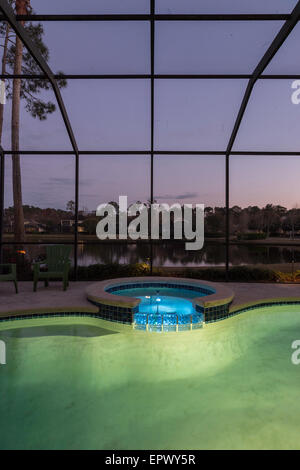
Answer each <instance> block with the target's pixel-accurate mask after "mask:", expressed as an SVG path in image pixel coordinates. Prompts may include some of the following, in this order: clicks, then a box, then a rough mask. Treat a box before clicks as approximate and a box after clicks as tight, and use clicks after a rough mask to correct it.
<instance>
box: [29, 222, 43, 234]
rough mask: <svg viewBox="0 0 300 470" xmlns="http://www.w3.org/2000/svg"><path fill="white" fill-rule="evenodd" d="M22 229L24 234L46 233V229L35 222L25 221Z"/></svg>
mask: <svg viewBox="0 0 300 470" xmlns="http://www.w3.org/2000/svg"><path fill="white" fill-rule="evenodd" d="M24 227H25V232H26V233H44V232H46V227H45V225H43V224H40V223H39V222H36V221H35V220H25V221H24Z"/></svg>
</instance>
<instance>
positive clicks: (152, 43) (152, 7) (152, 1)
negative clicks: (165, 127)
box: [148, 0, 155, 275]
mask: <svg viewBox="0 0 300 470" xmlns="http://www.w3.org/2000/svg"><path fill="white" fill-rule="evenodd" d="M150 14H151V20H150V29H151V32H150V35H151V40H150V47H151V51H150V56H151V172H150V178H151V182H150V185H151V189H150V202H151V204H153V202H154V181H153V179H154V153H153V152H154V92H155V81H154V74H155V16H154V15H155V0H150ZM151 223H152V216H151V212H150V227H149V234H148V236H150V274H151V275H152V274H153V242H152V238H151Z"/></svg>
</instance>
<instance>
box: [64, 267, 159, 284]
mask: <svg viewBox="0 0 300 470" xmlns="http://www.w3.org/2000/svg"><path fill="white" fill-rule="evenodd" d="M153 274H154V275H156V276H159V275H160V271H159V270H158V269H153ZM149 275H150V266H149V265H148V264H147V263H137V264H117V263H112V264H92V265H90V266H79V267H78V279H79V280H81V281H84V280H95V281H102V280H105V279H113V278H118V277H140V276H149ZM71 278H74V271H73V270H72V272H71Z"/></svg>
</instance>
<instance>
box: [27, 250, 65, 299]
mask: <svg viewBox="0 0 300 470" xmlns="http://www.w3.org/2000/svg"><path fill="white" fill-rule="evenodd" d="M71 249H72V247H71V246H66V245H54V246H47V247H46V259H45V260H44V261H41V262H39V263H35V264H34V265H33V290H34V292H36V288H37V283H38V281H39V280H40V281H44V282H45V287H48V285H49V280H50V279H62V281H63V288H64V290H67V287H68V285H69V270H70V265H71V263H70V259H69V257H70V254H71ZM41 265H46V267H47V270H46V271H44V270H41Z"/></svg>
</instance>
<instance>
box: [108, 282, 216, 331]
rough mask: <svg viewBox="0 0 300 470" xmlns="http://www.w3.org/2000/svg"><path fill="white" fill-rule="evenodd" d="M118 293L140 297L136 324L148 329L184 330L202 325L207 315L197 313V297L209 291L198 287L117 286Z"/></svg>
mask: <svg viewBox="0 0 300 470" xmlns="http://www.w3.org/2000/svg"><path fill="white" fill-rule="evenodd" d="M113 293H114V295H120V296H123V297H134V298H137V299H140V303H139V306H138V312H136V313H135V314H134V327H135V329H139V330H148V331H180V330H190V329H193V328H201V327H202V325H203V314H202V313H199V312H196V310H195V308H194V305H193V300H194V299H195V298H199V297H204V296H205V295H208V293H210V294H212V293H213V291H210V292H207V289H203V288H200V287H196V286H188V285H187V286H181V285H177V286H175V285H170V287H169V286H166V285H163V284H160V285H159V284H157V285H155V284H154V285H153V284H152V285H150V284H149V285H146V284H144V285H142V286H136V285H135V286H126V285H125V286H117V287H114V289H113Z"/></svg>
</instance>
